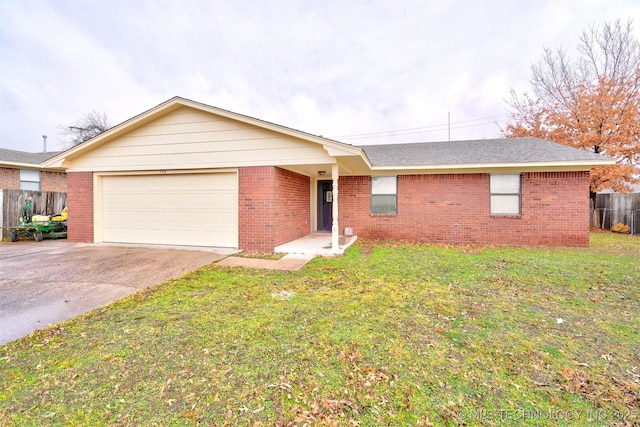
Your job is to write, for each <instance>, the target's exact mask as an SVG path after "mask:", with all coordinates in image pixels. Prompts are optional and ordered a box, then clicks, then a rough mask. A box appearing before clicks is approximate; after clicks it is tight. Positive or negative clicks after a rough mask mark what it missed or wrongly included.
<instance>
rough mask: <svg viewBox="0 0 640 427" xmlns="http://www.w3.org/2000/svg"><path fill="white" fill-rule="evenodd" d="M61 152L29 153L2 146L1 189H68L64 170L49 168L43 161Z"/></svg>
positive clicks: (60, 190) (0, 163) (61, 190)
mask: <svg viewBox="0 0 640 427" xmlns="http://www.w3.org/2000/svg"><path fill="white" fill-rule="evenodd" d="M56 154H59V152H49V153H27V152H25V151H17V150H8V149H6V148H0V190H33V191H56V192H66V191H67V175H66V173H65V172H64V170H49V169H47V168H43V167H42V165H41V163H42V162H43V161H45V160H47V159H50V158H51V157H53V156H55V155H56Z"/></svg>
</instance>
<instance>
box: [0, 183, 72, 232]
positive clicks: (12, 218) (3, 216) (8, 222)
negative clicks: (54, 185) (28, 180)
mask: <svg viewBox="0 0 640 427" xmlns="http://www.w3.org/2000/svg"><path fill="white" fill-rule="evenodd" d="M28 197H31V200H32V201H33V214H34V215H56V214H59V213H60V212H62V209H64V207H65V206H66V205H67V193H58V192H54V191H27V190H0V225H2V228H0V239H4V238H6V237H8V236H9V233H8V231H7V230H5V229H4V227H15V226H17V225H19V224H20V208H21V207H22V205H24V202H25V201H26V200H27V198H28Z"/></svg>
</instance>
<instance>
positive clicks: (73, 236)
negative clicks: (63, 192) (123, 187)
mask: <svg viewBox="0 0 640 427" xmlns="http://www.w3.org/2000/svg"><path fill="white" fill-rule="evenodd" d="M67 205H68V206H67V208H68V209H69V219H68V220H67V225H68V229H69V231H68V236H67V239H68V240H69V241H71V242H83V243H91V242H93V240H94V238H93V173H92V172H70V173H69V174H68V175H67Z"/></svg>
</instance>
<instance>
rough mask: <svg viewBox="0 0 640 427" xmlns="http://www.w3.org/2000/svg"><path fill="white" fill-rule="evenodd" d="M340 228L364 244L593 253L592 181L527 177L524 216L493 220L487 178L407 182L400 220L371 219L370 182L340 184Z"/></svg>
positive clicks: (402, 184) (401, 190) (406, 178)
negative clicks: (386, 241)
mask: <svg viewBox="0 0 640 427" xmlns="http://www.w3.org/2000/svg"><path fill="white" fill-rule="evenodd" d="M339 190H340V191H339V198H340V199H339V208H340V217H339V222H340V227H341V229H344V227H353V229H354V233H355V234H357V235H358V236H360V237H363V238H372V239H396V240H413V241H423V242H432V243H476V244H498V245H553V246H560V245H563V246H564V245H566V246H586V245H588V244H589V173H588V172H541V173H538V172H530V173H524V174H522V189H521V215H519V216H492V215H491V214H490V200H489V175H488V174H442V175H401V176H399V177H398V213H397V214H392V215H391V214H371V213H370V212H371V209H370V197H371V195H370V194H371V182H370V179H369V177H367V176H357V177H340V183H339Z"/></svg>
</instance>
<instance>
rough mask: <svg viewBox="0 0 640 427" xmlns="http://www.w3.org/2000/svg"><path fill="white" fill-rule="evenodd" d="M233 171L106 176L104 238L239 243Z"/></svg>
mask: <svg viewBox="0 0 640 427" xmlns="http://www.w3.org/2000/svg"><path fill="white" fill-rule="evenodd" d="M237 182H238V181H237V176H236V174H235V173H217V174H216V173H212V174H184V175H171V174H167V175H135V176H106V177H103V182H102V197H103V201H102V205H103V240H104V241H105V242H122V243H148V244H171V245H193V246H223V247H237V246H238V184H237Z"/></svg>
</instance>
